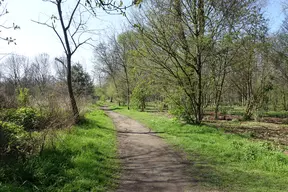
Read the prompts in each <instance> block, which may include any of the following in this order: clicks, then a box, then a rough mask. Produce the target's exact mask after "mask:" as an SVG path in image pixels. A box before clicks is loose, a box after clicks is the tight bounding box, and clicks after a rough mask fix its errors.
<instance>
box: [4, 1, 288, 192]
mask: <svg viewBox="0 0 288 192" xmlns="http://www.w3.org/2000/svg"><path fill="white" fill-rule="evenodd" d="M67 2H68V1H63V0H43V3H46V4H47V3H50V4H53V5H54V7H55V11H57V13H58V15H52V16H51V18H50V19H49V20H48V21H45V22H43V21H38V20H33V21H31V22H34V23H35V24H38V25H41V26H42V27H43V28H46V29H47V30H51V31H53V32H54V35H55V37H57V38H58V40H59V44H61V46H62V48H63V53H62V54H60V55H59V57H56V58H52V57H51V56H49V53H39V54H38V55H37V56H35V57H34V58H29V57H27V56H23V55H18V54H14V53H11V54H9V55H5V57H3V58H2V59H1V60H0V62H1V64H0V191H109V190H111V189H114V188H116V187H117V184H116V183H115V180H117V178H118V177H119V175H118V173H119V169H120V165H119V163H118V162H117V158H116V157H117V152H116V151H117V144H116V134H115V133H114V132H113V131H112V132H111V130H113V129H114V128H113V124H112V122H111V120H110V119H109V118H108V117H107V115H105V113H104V112H103V111H101V110H100V109H99V106H106V107H107V106H108V107H110V108H111V109H113V110H115V111H117V112H118V111H119V113H122V114H125V115H128V116H129V117H131V118H135V119H136V120H139V121H141V122H142V121H144V122H142V123H144V124H145V125H146V126H148V127H150V128H154V126H155V128H154V129H155V130H158V129H159V130H160V131H164V132H165V130H166V131H167V134H168V133H169V134H170V133H171V134H172V133H173V134H174V131H175V130H180V131H181V130H185V131H187V135H186V136H187V137H188V136H189V134H188V133H189V131H192V132H193V131H194V132H195V133H197V134H200V135H201V133H202V131H203V134H208V135H207V141H206V140H205V143H203V144H201V146H200V144H199V146H198V145H196V144H193V143H192V144H191V143H188V142H192V140H193V139H194V140H197V138H198V139H199V138H200V136H199V137H196V136H195V138H193V139H192V137H191V140H189V139H179V143H178V144H179V145H180V146H182V144H183V148H184V149H185V150H186V148H187V150H188V151H189V150H192V149H190V148H189V149H188V147H191V148H193V145H194V147H195V148H193V150H195V151H197V152H198V151H201V149H202V147H203V154H202V153H201V152H199V154H200V156H201V155H202V156H201V157H203V158H204V159H206V160H207V159H213V157H216V155H217V154H216V153H218V154H220V155H221V154H222V152H223V151H220V152H219V151H218V152H217V150H215V152H212V151H213V150H212V148H211V151H209V150H210V148H209V150H208V149H207V151H205V150H206V148H205V146H206V144H207V145H208V144H209V143H210V142H212V141H213V142H214V140H215V142H216V140H217V139H216V138H214V136H215V135H213V134H216V135H217V134H218V132H217V133H216V132H214V131H219V135H220V133H221V134H223V135H224V136H225V138H226V136H227V135H232V136H231V137H233V141H231V143H226V141H227V142H228V141H229V138H230V137H229V138H228V136H227V140H225V139H224V140H223V142H222V140H221V142H222V143H221V144H219V146H218V147H219V148H218V149H219V150H220V149H222V148H221V146H222V145H223V146H224V145H225V147H227V146H230V145H231V146H233V147H234V148H233V150H232V148H231V154H224V155H223V156H221V157H220V156H219V159H221V163H223V162H224V161H225V163H226V161H227V162H228V161H229V162H230V160H229V158H232V157H233V158H235V159H233V160H231V162H232V163H235V162H238V161H239V162H241V163H242V164H241V166H243V165H245V166H244V167H246V169H247V170H249V169H250V168H251V167H253V166H254V164H255V167H253V169H255V170H256V169H257V170H258V169H259V170H261V171H262V170H263V174H260V175H261V177H260V176H259V177H260V179H261V178H262V176H263V178H264V177H265V174H266V175H269V174H271V175H269V177H268V176H267V178H269V179H271V182H270V180H269V181H268V179H267V180H264V179H263V183H265V182H267V183H268V184H271V183H273V182H272V180H273V181H274V180H277V179H279V178H280V177H281V179H279V181H277V182H278V183H276V185H275V186H274V187H275V188H273V190H274V191H286V190H288V186H287V184H285V178H286V179H287V178H288V175H287V172H286V173H284V171H283V170H288V165H287V164H288V156H287V154H286V153H288V152H287V149H288V148H287V145H288V140H287V135H288V125H287V124H288V86H287V81H288V5H287V4H285V2H284V3H283V4H282V7H283V14H284V15H285V16H284V19H283V21H282V22H281V25H280V27H279V29H277V30H274V31H273V32H271V28H270V26H269V18H267V17H266V16H265V11H264V10H265V6H267V1H262V0H242V1H239V0H221V1H213V0H142V1H141V0H140V1H137V0H135V1H132V3H131V2H126V1H124V2H123V1H121V0H120V1H116V0H74V1H71V2H70V3H72V4H71V5H69V6H67ZM5 3H8V4H9V2H8V1H7V2H6V1H3V2H1V4H0V8H1V9H2V10H1V12H2V14H0V19H1V17H3V16H4V15H6V14H9V12H8V11H7V9H6V6H5ZM68 7H69V8H70V10H67V9H68ZM99 10H102V11H104V12H105V13H106V14H116V15H118V17H125V18H126V21H127V22H126V23H125V25H123V26H122V29H121V31H117V32H115V33H112V32H111V33H110V34H106V36H105V37H97V38H99V39H102V40H99V41H98V42H97V43H95V42H94V41H92V37H91V36H89V35H90V33H89V32H90V31H89V27H90V26H88V25H87V20H88V19H91V18H93V17H98V15H97V12H98V11H99ZM87 18H88V19H87ZM0 28H1V30H7V31H9V30H17V31H18V33H21V26H18V25H16V24H14V23H13V25H6V24H5V25H1V26H0ZM111 31H112V30H111ZM83 34H85V35H84V38H83ZM0 35H1V33H0ZM0 39H1V42H0V43H2V44H7V43H8V44H9V45H7V46H12V44H13V46H17V45H16V44H17V39H14V38H13V37H3V36H1V37H0ZM14 44H15V45H14ZM85 44H89V45H90V46H91V47H92V50H91V51H93V70H90V71H88V70H85V69H84V68H83V66H82V65H81V63H79V62H74V60H73V56H74V54H75V53H76V52H77V51H78V50H79V49H80V48H81V47H82V46H84V45H85ZM149 115H150V116H149ZM159 116H163V117H165V118H166V120H165V121H164V120H163V119H157V118H159ZM154 117H155V121H154V122H150V119H151V118H152V119H153V118H154ZM167 122H168V123H169V122H172V123H171V125H170V124H169V125H168V124H167V127H166V128H163V130H162V128H161V126H162V125H163V126H166V124H165V123H167ZM157 123H159V124H157ZM176 124H177V125H176ZM182 125H183V126H184V128H183V127H182ZM203 126H204V128H203ZM93 127H94V128H93ZM103 127H104V128H105V129H104V128H103ZM106 129H107V130H106ZM109 130H110V131H109ZM212 132H213V134H212ZM175 134H176V133H175ZM177 134H178V132H177ZM177 134H176V136H175V135H173V137H175V138H178V137H179V138H182V136H180V135H177ZM209 134H212V135H210V136H209ZM183 135H184V133H183ZM234 135H235V138H234ZM224 136H223V137H224ZM183 137H184V136H183ZM189 137H190V136H189ZM219 137H220V136H219ZM238 137H239V141H238V140H237V139H238ZM164 138H165V139H167V140H168V141H170V140H169V139H171V138H172V137H170V136H164ZM185 138H186V137H185ZM221 138H222V136H221ZM240 138H241V141H240ZM243 138H245V139H247V142H246V140H243V141H242V139H243ZM93 139H94V140H93ZM222 139H223V138H222ZM199 140H200V139H199ZM110 141H111V143H113V145H112V144H111V143H110V144H109V142H110ZM171 141H172V140H171ZM175 142H178V140H177V139H175ZM181 142H183V143H181ZM184 142H187V143H184ZM219 142H220V141H219ZM229 142H230V141H229ZM242 142H243V143H244V144H243V143H242ZM250 142H251V144H250ZM254 142H256V143H257V142H260V144H259V143H257V144H255V146H256V145H257V147H255V146H254V144H252V143H254ZM172 143H173V142H172ZM239 143H240V144H239ZM241 143H242V144H241ZM247 143H249V146H248V144H247ZM238 144H239V145H238ZM246 144H247V145H246ZM188 145H189V146H188ZM220 145H221V146H220ZM236 145H237V146H236ZM186 146H187V147H186ZM196 146H197V147H196ZM235 146H236V147H235ZM185 147H186V148H185ZM253 147H254V148H253ZM242 149H243V151H241V150H242ZM89 150H90V151H89ZM223 150H224V148H223ZM229 150H230V148H229ZM237 150H239V153H240V152H241V153H242V152H243V154H240V155H239V154H238V155H239V158H238V156H237V154H236V153H237ZM253 150H254V151H253ZM91 151H92V152H91ZM195 151H194V152H195ZM232 151H233V152H232ZM267 151H269V152H267ZM85 152H87V153H85ZM204 152H205V153H204ZM266 152H267V153H266ZM223 153H224V152H223ZM227 153H228V152H227ZM268 153H269V155H267V154H268ZM209 155H210V156H209ZM213 155H215V156H213ZM258 155H259V156H258ZM270 155H271V158H270ZM236 156H237V158H236ZM264 156H267V158H268V157H269V158H270V159H269V158H268V159H266V160H265V161H266V162H267V164H265V163H264V160H263V159H265V158H264ZM276 156H277V157H276ZM209 157H210V158H209ZM211 157H212V158H211ZM217 158H218V156H217ZM217 158H215V159H217ZM93 159H94V160H93ZM95 159H96V160H95ZM223 159H225V160H223ZM201 160H203V159H201ZM262 160H263V162H262ZM207 161H208V160H207ZM215 161H216V160H215ZM222 161H223V162H222ZM91 162H93V163H91ZM208 162H209V161H208ZM219 162H220V160H219ZM219 162H218V161H217V163H219ZM214 163H215V162H214ZM245 163H246V164H245ZM262 163H263V167H264V168H263V167H261V166H262ZM219 164H220V163H219ZM248 164H249V165H251V167H249V166H246V165H248ZM252 164H253V166H252ZM256 164H257V166H256ZM260 164H261V166H260ZM264 164H265V165H264ZM222 165H224V164H221V166H222ZM93 166H94V167H98V168H97V170H95V169H93ZM215 166H216V165H215ZM229 166H230V164H229ZM239 166H240V164H239ZM265 166H266V167H265ZM107 167H109V170H107ZM222 168H223V167H222ZM92 169H93V171H91V170H92ZM224 169H225V168H223V170H224ZM247 170H246V171H247ZM264 171H267V173H266V172H265V174H264ZM256 172H257V171H256ZM218 173H219V171H218ZM218 173H217V174H218ZM261 173H262V172H261ZM272 173H273V174H275V177H274V175H273V174H272ZM225 174H228V173H227V172H226V173H225ZM253 174H254V173H253ZM223 175H224V173H223ZM228 175H229V174H228ZM214 176H215V175H214ZM270 176H271V178H270ZM211 177H212V176H211ZM251 177H252V176H251ZM219 178H220V179H219V181H213V182H211V183H212V184H211V183H210V185H213V186H216V187H219V185H220V184H219V183H221V186H220V188H221V189H224V190H225V189H226V190H227V188H225V187H227V186H228V184H227V183H229V182H230V181H228V180H229V179H228V178H226V177H225V178H224V176H223V177H220V176H219ZM247 178H248V180H249V177H248V176H247ZM255 178H256V176H255ZM221 179H222V180H223V181H222V180H221ZM225 179H226V180H225ZM250 179H251V178H250ZM71 180H73V182H71V183H69V181H71ZM220 180H221V181H222V182H220ZM252 180H253V178H252ZM255 180H256V179H255ZM241 181H242V180H240V181H239V182H241ZM253 181H254V180H253ZM282 181H283V182H282ZM217 182H218V183H217ZM245 182H247V180H243V183H245ZM281 182H282V183H281ZM73 183H74V184H73ZM95 183H96V184H97V187H95V185H96V184H95ZM215 183H216V184H215ZM263 183H260V184H259V186H257V187H259V188H257V187H255V186H254V184H251V186H250V185H249V186H248V184H247V189H248V188H249V189H251V190H250V191H261V189H263V190H264V188H261V185H264V184H263ZM218 184H219V185H218ZM268 184H267V187H268ZM210 185H209V186H210ZM226 185H227V186H226ZM229 185H230V183H229ZM240 185H241V186H242V184H240ZM255 185H256V184H255ZM231 186H232V185H231ZM243 186H244V184H243ZM238 187H239V186H238ZM253 187H255V188H253ZM262 187H263V186H262ZM229 189H230V188H228V191H229ZM233 189H234V190H232V189H231V190H230V191H237V190H235V189H236V188H233ZM237 189H238V190H239V191H243V190H244V188H237ZM268 189H270V188H269V187H268V188H265V190H268ZM265 190H264V191H265ZM273 190H272V189H271V190H270V191H273ZM244 191H249V190H246V188H245V190H244Z"/></svg>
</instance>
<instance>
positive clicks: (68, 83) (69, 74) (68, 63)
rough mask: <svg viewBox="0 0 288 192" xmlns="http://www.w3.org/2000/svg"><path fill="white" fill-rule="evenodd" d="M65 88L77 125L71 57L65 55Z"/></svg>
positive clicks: (77, 116) (77, 115)
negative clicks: (66, 88) (66, 87)
mask: <svg viewBox="0 0 288 192" xmlns="http://www.w3.org/2000/svg"><path fill="white" fill-rule="evenodd" d="M67 86H68V93H69V97H70V103H71V107H72V111H73V118H74V123H76V124H77V123H78V122H79V120H80V116H79V111H78V107H77V104H76V100H75V97H74V93H73V87H72V75H71V55H67Z"/></svg>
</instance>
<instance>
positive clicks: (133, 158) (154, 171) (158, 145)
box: [106, 110, 207, 192]
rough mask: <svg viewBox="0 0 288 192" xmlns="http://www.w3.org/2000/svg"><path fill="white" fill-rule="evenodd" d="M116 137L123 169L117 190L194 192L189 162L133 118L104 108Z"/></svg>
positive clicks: (196, 189) (199, 188) (194, 182)
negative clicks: (114, 129) (110, 119)
mask: <svg viewBox="0 0 288 192" xmlns="http://www.w3.org/2000/svg"><path fill="white" fill-rule="evenodd" d="M106 113H107V114H108V115H109V116H110V117H111V118H112V120H113V122H114V124H115V126H116V129H117V132H118V134H117V137H118V152H119V158H120V160H121V163H122V166H123V170H122V174H121V178H120V181H119V188H118V189H117V192H146V191H147V192H164V191H165V192H190V191H191V192H192V191H193V192H194V191H195V192H196V191H207V190H204V189H203V188H201V187H200V186H198V185H199V184H198V183H197V181H195V180H193V177H192V175H193V174H192V173H190V172H189V170H190V166H191V163H190V162H189V161H188V160H187V159H186V158H185V155H183V154H182V153H180V152H177V151H175V150H174V149H172V148H171V147H170V146H169V145H168V144H167V143H165V142H164V141H163V139H161V138H160V137H159V136H158V135H157V133H155V132H152V131H151V130H150V129H149V128H146V127H145V126H143V125H141V124H140V123H138V122H137V121H135V120H132V119H130V118H128V117H126V116H123V115H120V114H118V113H115V112H113V111H109V110H106Z"/></svg>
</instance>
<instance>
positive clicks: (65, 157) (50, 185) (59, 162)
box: [0, 108, 119, 192]
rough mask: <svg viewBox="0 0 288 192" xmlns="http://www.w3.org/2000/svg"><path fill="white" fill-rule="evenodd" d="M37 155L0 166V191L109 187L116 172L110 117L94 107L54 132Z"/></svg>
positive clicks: (86, 189)
mask: <svg viewBox="0 0 288 192" xmlns="http://www.w3.org/2000/svg"><path fill="white" fill-rule="evenodd" d="M53 140H54V141H53V142H51V141H50V142H49V143H50V145H48V146H46V148H45V150H44V151H43V153H42V154H41V155H37V156H33V157H31V158H29V159H28V160H26V161H25V162H23V161H21V162H20V161H11V162H10V163H9V164H7V163H5V164H3V163H2V164H1V166H0V191H11V192H17V191H29V192H30V191H45V192H46V191H53V192H54V191H65V192H66V191H67V192H68V191H70V192H71V191H77V192H78V191H79V192H82V191H105V192H106V191H110V190H113V188H115V187H116V183H115V180H116V179H117V177H118V173H119V163H118V161H117V158H116V154H117V153H116V150H117V149H116V133H115V131H114V126H113V123H112V121H111V120H110V119H109V118H108V117H107V116H106V115H105V114H104V112H103V111H100V110H98V109H96V108H94V109H91V112H89V113H87V114H86V121H85V122H83V123H82V124H81V125H78V126H75V127H73V128H72V129H71V130H69V131H68V130H61V131H58V132H57V133H55V136H54V139H53Z"/></svg>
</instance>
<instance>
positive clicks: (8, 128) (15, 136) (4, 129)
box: [0, 121, 28, 155]
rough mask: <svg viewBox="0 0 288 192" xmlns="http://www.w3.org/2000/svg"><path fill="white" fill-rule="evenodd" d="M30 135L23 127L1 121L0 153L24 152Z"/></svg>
mask: <svg viewBox="0 0 288 192" xmlns="http://www.w3.org/2000/svg"><path fill="white" fill-rule="evenodd" d="M27 139H28V133H27V132H26V131H25V130H24V128H23V126H21V125H17V124H15V123H12V122H4V121H0V152H1V155H3V154H7V153H15V152H16V153H19V152H23V151H24V148H25V147H24V146H25V144H26V141H27Z"/></svg>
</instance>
